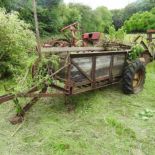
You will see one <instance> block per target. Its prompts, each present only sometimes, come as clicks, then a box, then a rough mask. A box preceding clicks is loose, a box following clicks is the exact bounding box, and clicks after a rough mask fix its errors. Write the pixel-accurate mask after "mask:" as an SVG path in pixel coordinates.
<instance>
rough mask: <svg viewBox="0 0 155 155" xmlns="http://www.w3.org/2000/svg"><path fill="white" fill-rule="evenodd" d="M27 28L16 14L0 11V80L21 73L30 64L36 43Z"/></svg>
mask: <svg viewBox="0 0 155 155" xmlns="http://www.w3.org/2000/svg"><path fill="white" fill-rule="evenodd" d="M29 28H30V25H29V24H26V23H25V22H24V21H22V20H20V19H19V18H18V13H17V12H12V13H6V11H5V9H0V78H1V77H3V76H5V75H6V74H12V73H13V74H14V75H15V74H18V73H21V72H22V70H24V69H25V68H26V67H27V65H28V64H29V63H30V59H29V58H30V57H31V56H32V55H33V54H32V53H34V49H35V46H36V41H35V35H34V33H33V32H32V31H30V30H29Z"/></svg>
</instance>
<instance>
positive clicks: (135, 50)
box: [129, 44, 144, 60]
mask: <svg viewBox="0 0 155 155" xmlns="http://www.w3.org/2000/svg"><path fill="white" fill-rule="evenodd" d="M142 52H144V48H143V46H142V45H140V44H136V45H134V46H133V47H132V49H131V52H130V53H129V59H130V60H136V59H137V58H138V57H139V56H140V54H141V53H142Z"/></svg>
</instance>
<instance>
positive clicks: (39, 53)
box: [32, 0, 41, 59]
mask: <svg viewBox="0 0 155 155" xmlns="http://www.w3.org/2000/svg"><path fill="white" fill-rule="evenodd" d="M32 2H33V12H34V20H35V29H36V39H37V52H38V56H39V59H41V45H40V33H39V24H38V17H37V7H36V0H32Z"/></svg>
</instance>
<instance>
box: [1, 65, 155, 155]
mask: <svg viewBox="0 0 155 155" xmlns="http://www.w3.org/2000/svg"><path fill="white" fill-rule="evenodd" d="M147 71H148V73H147V79H146V83H145V88H144V90H143V92H141V93H139V94H137V95H130V96H127V95H124V94H123V93H122V91H121V87H120V85H115V86H110V87H107V88H104V89H100V90H97V91H92V92H88V93H83V94H80V95H78V96H74V97H72V98H71V99H70V102H71V103H72V104H73V106H74V107H75V110H74V111H71V112H68V110H67V107H66V106H65V105H64V98H63V97H62V98H53V99H52V98H51V99H44V100H41V101H40V102H38V103H37V104H36V105H35V106H34V107H33V108H32V109H31V110H30V111H29V112H28V113H27V114H26V118H25V121H24V122H23V124H22V125H16V126H12V125H11V124H10V123H9V121H8V119H9V118H10V117H12V115H13V114H14V113H15V109H14V105H13V103H12V102H10V103H8V104H4V105H1V106H0V154H1V155H154V154H155V125H154V122H155V113H154V111H155V64H150V65H149V66H148V69H147ZM4 83H6V84H8V85H9V84H11V82H8V81H1V82H0V88H1V89H0V90H1V93H2V85H3V84H4ZM145 111H148V112H152V113H151V114H152V115H151V116H149V117H148V119H143V115H141V114H144V115H145ZM19 126H20V129H19V130H18V132H17V133H16V134H15V135H14V136H12V135H13V134H14V132H15V131H16V129H17V128H18V127H19Z"/></svg>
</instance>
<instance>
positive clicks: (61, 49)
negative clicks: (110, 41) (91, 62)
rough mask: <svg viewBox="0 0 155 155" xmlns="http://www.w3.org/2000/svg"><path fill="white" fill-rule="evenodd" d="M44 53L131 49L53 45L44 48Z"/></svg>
mask: <svg viewBox="0 0 155 155" xmlns="http://www.w3.org/2000/svg"><path fill="white" fill-rule="evenodd" d="M41 51H42V53H45V54H46V53H47V54H48V53H49V54H50V53H63V52H85V51H95V52H104V53H109V52H122V51H124V52H125V51H126V52H129V50H122V51H105V48H103V47H52V48H42V49H41Z"/></svg>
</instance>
